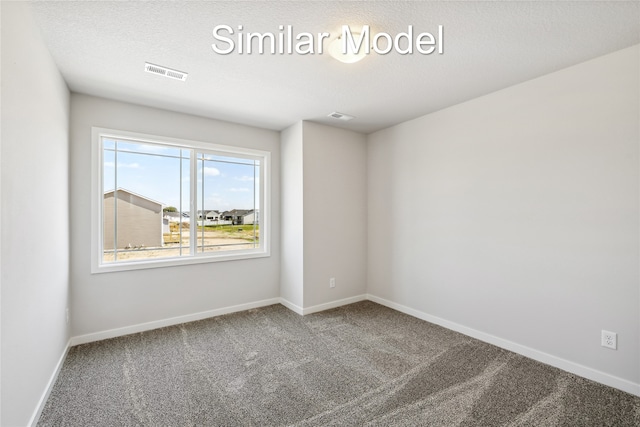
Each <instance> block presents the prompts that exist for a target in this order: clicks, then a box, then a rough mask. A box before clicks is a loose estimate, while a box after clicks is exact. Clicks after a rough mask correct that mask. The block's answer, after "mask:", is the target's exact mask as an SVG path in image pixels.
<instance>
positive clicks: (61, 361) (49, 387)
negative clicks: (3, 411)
mask: <svg viewBox="0 0 640 427" xmlns="http://www.w3.org/2000/svg"><path fill="white" fill-rule="evenodd" d="M70 348H71V340H69V341H68V342H67V346H66V347H65V349H64V351H63V352H62V355H61V356H60V359H58V363H57V364H56V367H55V369H54V370H53V373H52V374H51V377H50V378H49V381H48V382H47V386H46V387H45V389H44V392H43V393H42V397H40V400H39V401H38V405H37V406H36V410H35V411H34V412H33V415H32V416H31V419H30V420H29V423H28V424H27V425H28V426H29V427H35V426H36V425H37V424H38V420H39V419H40V414H42V411H43V410H44V405H46V404H47V400H48V399H49V395H50V394H51V390H53V386H54V384H55V383H56V380H57V379H58V374H60V370H61V369H62V365H63V364H64V360H65V359H66V358H67V353H69V349H70Z"/></svg>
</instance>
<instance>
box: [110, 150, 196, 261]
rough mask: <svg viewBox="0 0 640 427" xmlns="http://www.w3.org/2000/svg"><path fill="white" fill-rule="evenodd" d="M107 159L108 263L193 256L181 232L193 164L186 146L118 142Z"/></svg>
mask: <svg viewBox="0 0 640 427" xmlns="http://www.w3.org/2000/svg"><path fill="white" fill-rule="evenodd" d="M187 151H188V150H187ZM103 158H104V165H103V166H104V167H103V168H104V186H103V193H104V200H103V208H104V216H103V218H104V224H103V227H104V233H103V240H104V254H103V262H113V261H125V260H139V259H152V258H163V257H175V256H180V255H181V252H183V254H187V255H188V254H189V253H188V251H187V252H186V253H184V251H182V250H181V246H182V244H181V240H180V235H179V233H176V231H179V228H180V226H179V225H176V224H180V219H181V218H182V217H181V216H180V214H181V212H180V211H179V207H180V206H181V202H182V198H181V194H180V190H181V189H182V188H183V186H182V177H183V174H184V173H185V171H183V170H181V165H182V169H184V168H185V165H186V168H187V171H186V174H187V175H188V168H189V162H188V161H187V162H185V161H184V160H183V159H182V156H181V150H180V149H175V148H169V147H164V146H157V147H154V146H152V145H149V144H139V143H135V142H124V141H122V140H118V141H116V142H115V144H113V145H112V144H110V143H109V144H105V145H104V152H103ZM168 211H171V212H168ZM187 247H188V240H187Z"/></svg>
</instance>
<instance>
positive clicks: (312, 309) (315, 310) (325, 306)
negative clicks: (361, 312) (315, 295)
mask: <svg viewBox="0 0 640 427" xmlns="http://www.w3.org/2000/svg"><path fill="white" fill-rule="evenodd" d="M366 299H367V296H366V295H356V296H354V297H349V298H344V299H340V300H336V301H331V302H327V303H324V304H318V305H314V306H311V307H307V308H303V309H302V314H303V315H305V314H311V313H318V312H320V311H325V310H330V309H332V308H337V307H342V306H343V305H347V304H353V303H355V302H360V301H365V300H366Z"/></svg>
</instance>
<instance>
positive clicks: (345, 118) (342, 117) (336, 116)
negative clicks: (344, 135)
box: [327, 111, 355, 122]
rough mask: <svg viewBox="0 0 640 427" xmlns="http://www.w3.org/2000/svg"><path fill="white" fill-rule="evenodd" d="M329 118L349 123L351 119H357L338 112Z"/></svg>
mask: <svg viewBox="0 0 640 427" xmlns="http://www.w3.org/2000/svg"><path fill="white" fill-rule="evenodd" d="M327 117H331V118H334V119H338V120H342V121H345V122H347V121H349V120H351V119H355V117H353V116H350V115H348V114H344V113H338V112H337V111H334V112H333V113H331V114H329V115H328V116H327Z"/></svg>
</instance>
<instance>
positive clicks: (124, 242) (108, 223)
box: [103, 188, 163, 250]
mask: <svg viewBox="0 0 640 427" xmlns="http://www.w3.org/2000/svg"><path fill="white" fill-rule="evenodd" d="M114 193H115V192H114V191H113V190H111V191H107V192H106V193H104V203H103V208H104V214H103V221H104V242H103V244H104V249H105V250H110V249H114V247H117V248H118V249H124V248H132V247H160V246H162V243H163V240H162V203H160V202H156V201H155V200H151V199H149V198H147V197H144V196H141V195H139V194H135V193H133V192H131V191H129V190H125V189H123V188H119V189H118V191H117V194H118V200H117V210H118V217H117V230H116V228H115V226H114V218H115V206H116V199H115V197H114ZM116 231H117V236H118V238H117V240H118V241H117V242H115V244H114V235H115V234H116Z"/></svg>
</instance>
